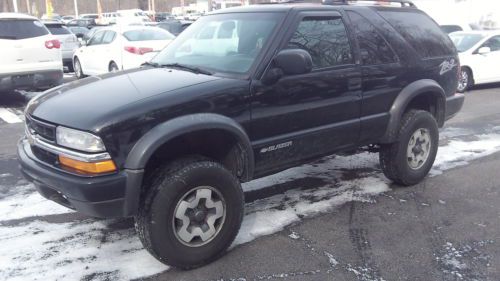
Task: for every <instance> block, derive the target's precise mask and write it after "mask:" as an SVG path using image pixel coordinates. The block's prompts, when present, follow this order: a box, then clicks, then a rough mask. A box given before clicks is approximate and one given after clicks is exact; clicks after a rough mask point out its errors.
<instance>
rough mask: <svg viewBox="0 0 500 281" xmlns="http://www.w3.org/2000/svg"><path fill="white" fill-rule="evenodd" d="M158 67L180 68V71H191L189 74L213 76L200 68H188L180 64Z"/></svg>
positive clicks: (167, 64)
mask: <svg viewBox="0 0 500 281" xmlns="http://www.w3.org/2000/svg"><path fill="white" fill-rule="evenodd" d="M158 66H161V67H174V68H180V69H184V70H188V71H191V72H193V73H196V74H205V75H212V74H213V73H212V72H210V71H208V70H205V69H201V68H199V67H196V66H189V65H185V64H180V63H166V64H161V65H158Z"/></svg>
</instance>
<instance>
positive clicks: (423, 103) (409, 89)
mask: <svg viewBox="0 0 500 281" xmlns="http://www.w3.org/2000/svg"><path fill="white" fill-rule="evenodd" d="M409 109H423V110H427V111H429V112H431V113H432V115H433V116H434V118H436V121H437V123H438V126H439V127H442V126H443V125H444V121H445V112H446V94H445V91H444V90H443V88H442V87H441V86H440V85H439V84H438V83H437V82H436V81H434V80H431V79H422V80H418V81H415V82H413V83H411V84H409V85H408V86H406V87H405V88H404V89H403V90H402V91H401V92H400V93H399V95H398V96H397V98H396V99H395V100H394V102H393V104H392V106H391V109H390V111H389V113H390V118H389V123H388V125H387V128H386V132H385V134H384V136H383V137H382V138H381V140H380V143H391V142H394V141H396V140H397V132H398V129H399V124H400V122H401V119H402V117H403V114H404V113H405V112H407V111H408V110H409Z"/></svg>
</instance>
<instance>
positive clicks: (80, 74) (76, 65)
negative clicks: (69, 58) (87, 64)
mask: <svg viewBox="0 0 500 281" xmlns="http://www.w3.org/2000/svg"><path fill="white" fill-rule="evenodd" d="M73 68H74V69H75V76H76V78H78V79H82V78H85V74H84V73H83V68H82V64H81V63H80V60H79V59H78V58H77V57H75V59H74V62H73Z"/></svg>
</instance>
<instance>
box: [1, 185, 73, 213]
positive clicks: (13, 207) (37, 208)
mask: <svg viewBox="0 0 500 281" xmlns="http://www.w3.org/2000/svg"><path fill="white" fill-rule="evenodd" d="M16 189H17V190H18V192H17V193H16V194H14V195H12V196H6V197H4V198H3V199H1V200H0V214H2V221H7V220H14V219H20V218H25V217H35V216H45V215H55V214H63V213H68V212H72V211H71V210H70V209H68V208H66V207H63V206H61V205H59V204H56V203H54V202H52V201H49V200H47V199H45V198H43V197H42V196H41V195H40V194H38V192H36V191H35V187H34V186H33V185H32V184H28V185H24V186H16Z"/></svg>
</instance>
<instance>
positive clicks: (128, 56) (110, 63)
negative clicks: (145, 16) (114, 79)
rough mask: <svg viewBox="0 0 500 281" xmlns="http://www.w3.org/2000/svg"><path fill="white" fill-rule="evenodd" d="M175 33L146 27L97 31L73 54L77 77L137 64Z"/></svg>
mask: <svg viewBox="0 0 500 281" xmlns="http://www.w3.org/2000/svg"><path fill="white" fill-rule="evenodd" d="M174 38H175V36H173V35H172V34H170V33H168V32H167V31H165V30H163V29H161V28H157V27H148V26H125V27H121V28H119V27H107V28H102V29H100V30H98V31H97V32H96V33H95V34H94V35H92V37H91V38H90V40H89V41H88V42H87V44H86V46H82V47H80V48H79V49H78V50H77V51H76V52H75V54H74V56H73V64H74V68H75V73H76V76H77V77H78V78H83V77H84V76H85V75H98V74H103V73H107V72H114V71H118V70H124V69H131V68H134V67H139V66H140V65H141V64H143V63H144V62H146V61H148V60H149V59H151V58H152V57H153V56H154V55H155V54H156V52H159V51H161V50H162V49H163V48H164V47H165V46H167V45H168V44H169V43H170V42H171V41H172V40H173V39H174Z"/></svg>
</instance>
